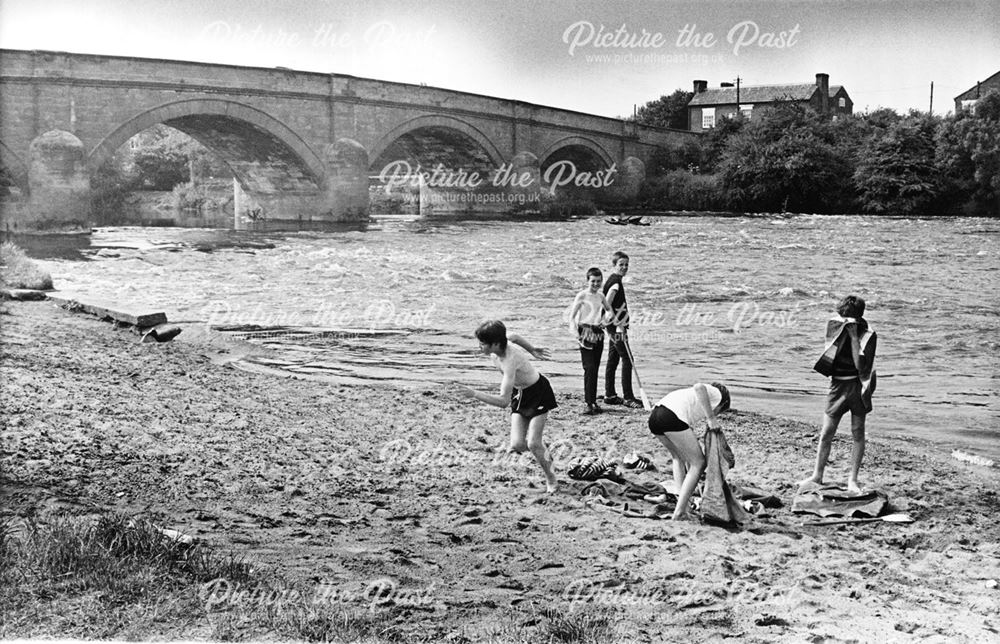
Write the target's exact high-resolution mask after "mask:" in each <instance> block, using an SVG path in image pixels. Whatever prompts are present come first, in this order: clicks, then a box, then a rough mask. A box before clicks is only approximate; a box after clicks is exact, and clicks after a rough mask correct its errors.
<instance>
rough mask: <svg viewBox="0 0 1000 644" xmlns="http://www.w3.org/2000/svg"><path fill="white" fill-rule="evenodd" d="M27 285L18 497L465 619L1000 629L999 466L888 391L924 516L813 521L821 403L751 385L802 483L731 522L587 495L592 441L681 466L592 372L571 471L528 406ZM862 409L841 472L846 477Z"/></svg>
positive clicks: (883, 481)
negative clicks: (70, 300) (154, 322)
mask: <svg viewBox="0 0 1000 644" xmlns="http://www.w3.org/2000/svg"><path fill="white" fill-rule="evenodd" d="M5 309H6V314H4V315H0V324H2V332H0V338H2V373H3V376H2V388H0V408H2V419H3V422H4V431H3V451H2V457H0V458H2V460H0V466H2V469H0V484H2V487H3V489H2V498H3V501H4V504H3V506H2V507H3V513H4V514H6V515H14V516H16V517H36V518H41V519H43V520H44V518H45V517H48V516H52V515H54V514H59V513H70V514H81V515H86V514H92V513H94V512H97V511H123V512H128V513H135V514H141V515H142V516H147V517H151V518H154V519H155V520H157V521H158V522H160V523H161V524H162V525H164V526H165V527H168V528H172V529H176V530H180V531H183V532H185V533H187V534H190V535H193V536H195V537H197V538H198V539H201V540H203V541H205V542H207V543H209V544H212V545H214V546H218V547H220V548H223V549H226V550H232V551H233V552H236V553H238V554H240V555H244V556H246V557H247V558H248V559H249V560H251V561H254V562H258V563H259V564H260V565H261V566H263V567H268V568H270V569H272V570H274V571H276V572H279V573H280V574H281V575H284V576H287V577H288V578H292V579H296V580H301V581H302V582H303V583H307V584H314V585H316V587H317V588H318V589H319V590H318V592H320V593H325V594H326V596H327V597H330V598H333V599H338V600H344V601H351V600H354V599H357V597H358V596H359V594H363V592H364V591H365V589H366V588H370V587H371V585H372V584H374V583H390V584H393V587H394V588H395V591H394V593H395V603H396V604H397V605H398V606H404V607H406V608H407V609H408V612H407V615H408V617H407V620H408V627H409V628H411V629H412V630H413V632H414V633H420V634H423V635H425V636H426V635H428V634H432V635H434V636H436V637H440V638H441V639H448V638H449V637H451V639H452V640H453V641H457V640H458V639H460V638H466V639H465V641H479V640H481V639H489V638H491V637H492V638H493V639H494V640H496V639H498V637H500V636H498V635H497V634H498V633H504V632H507V633H509V632H513V631H511V627H512V626H511V625H513V627H516V628H521V629H528V630H529V631H530V628H531V626H532V621H531V620H532V619H533V618H532V616H533V615H537V614H538V611H539V610H546V609H551V610H555V611H562V612H563V613H564V614H567V615H572V614H573V613H574V612H575V611H582V610H589V611H596V612H597V613H599V614H606V615H611V616H613V618H614V622H615V638H616V639H615V641H628V642H631V641H639V642H659V641H680V640H682V639H688V638H696V639H698V640H707V641H717V640H722V639H729V638H736V639H738V640H740V641H759V642H771V641H788V642H803V641H809V642H836V641H911V640H917V639H920V640H924V641H940V642H955V641H969V642H980V641H987V640H992V641H997V639H998V638H1000V635H998V628H1000V616H998V608H1000V589H998V588H997V587H996V583H995V580H1000V539H998V536H1000V530H998V528H997V525H996V519H997V516H998V515H997V510H998V509H1000V497H998V490H1000V483H998V477H997V475H996V470H995V469H994V470H991V469H988V468H983V467H981V466H976V465H973V464H968V463H963V462H960V461H957V460H955V459H952V458H951V457H950V456H949V455H948V454H947V453H945V452H943V451H942V450H940V449H938V448H935V447H934V446H931V445H927V444H923V443H920V442H918V441H915V440H914V441H899V440H897V441H889V440H884V439H880V438H879V435H878V416H877V409H876V414H874V415H873V416H872V417H870V419H869V436H870V441H869V447H868V455H867V457H866V460H865V467H864V470H863V472H862V482H863V483H865V484H867V485H868V486H871V487H876V488H878V489H880V490H882V491H884V492H885V493H886V494H888V496H889V499H890V501H891V503H892V504H893V507H895V508H897V509H899V510H903V511H905V512H907V513H909V514H910V515H911V516H913V517H914V518H915V519H916V521H915V522H914V523H912V524H909V525H904V524H892V523H882V522H879V523H866V524H859V525H847V526H828V527H810V526H803V525H802V524H803V522H804V521H806V520H810V519H816V518H817V517H809V516H804V515H797V514H793V513H791V511H790V510H789V507H790V505H791V499H792V496H793V494H794V492H795V488H794V481H796V480H799V479H801V478H802V477H804V476H805V475H806V474H808V472H809V471H810V468H811V464H812V459H813V458H814V453H815V441H816V430H817V427H815V426H811V425H806V424H802V423H799V422H795V421H791V420H786V419H782V418H776V417H768V416H763V415H758V414H751V413H745V412H740V411H739V400H734V401H733V406H734V408H735V410H736V411H734V412H733V413H730V414H727V415H726V416H724V421H723V426H724V429H725V431H726V435H727V438H728V440H729V442H730V444H731V445H732V447H733V450H734V452H735V454H736V458H737V463H736V467H735V468H734V469H733V471H732V472H731V473H730V480H731V481H733V482H736V483H742V484H748V485H753V486H755V487H758V488H762V489H764V490H767V491H769V492H772V493H774V494H776V495H778V496H779V497H780V498H781V499H782V500H783V501H784V507H782V508H779V509H776V510H770V511H768V512H767V514H766V515H765V516H755V517H754V518H753V519H752V520H751V522H750V523H749V524H748V525H747V526H745V527H744V528H743V529H742V530H727V529H724V528H721V527H715V526H711V525H706V524H699V523H685V522H682V523H672V522H669V521H658V520H652V519H644V518H628V517H625V516H622V515H621V514H618V513H614V512H608V511H599V510H597V509H594V508H592V507H589V506H587V505H585V504H584V499H583V497H582V496H581V495H580V491H581V489H582V488H583V487H584V485H585V484H584V483H582V482H577V481H571V480H570V479H568V478H567V476H566V465H567V462H568V461H569V460H570V459H572V458H575V457H580V456H587V455H601V456H611V457H614V458H621V457H622V456H624V455H625V454H627V453H628V452H631V451H633V450H638V451H640V452H645V453H648V454H650V455H652V457H653V459H654V462H655V463H656V464H657V466H658V467H659V468H660V469H661V472H660V473H652V472H647V473H640V474H636V473H634V472H628V473H626V476H627V477H628V478H629V480H632V481H635V482H643V481H659V480H662V479H664V478H668V475H667V473H668V472H669V471H670V470H669V460H668V456H667V454H666V453H665V451H664V450H663V449H662V448H661V447H660V446H659V445H658V444H657V443H656V442H655V441H654V440H653V438H652V437H651V436H650V435H649V433H648V430H647V429H646V414H645V413H644V412H643V411H642V410H626V409H624V408H615V409H613V410H611V411H609V412H608V413H604V414H602V415H599V416H593V417H588V416H582V415H580V413H579V412H580V410H581V409H582V407H583V405H582V391H561V392H557V396H558V399H559V402H560V408H559V409H558V410H556V411H555V412H553V413H552V414H551V415H550V416H551V417H550V421H549V424H548V427H547V429H546V439H547V441H548V442H549V443H550V444H551V445H552V446H553V449H554V451H555V452H556V454H557V457H558V458H559V460H558V463H557V468H558V474H559V477H560V481H561V489H560V491H559V492H558V493H556V494H555V495H547V494H545V493H544V484H543V480H542V476H541V472H540V470H539V469H538V467H537V466H536V465H535V464H534V463H533V461H532V460H530V457H527V456H526V457H520V456H518V457H512V456H511V455H508V454H506V451H505V444H506V440H507V435H508V428H509V419H508V416H507V413H506V412H505V411H503V410H500V409H497V408H494V407H489V406H487V405H484V404H482V403H477V402H475V401H464V400H456V399H454V398H452V397H451V396H449V395H448V394H447V393H446V392H443V391H439V390H434V389H421V388H415V389H399V388H392V387H387V386H370V387H368V386H338V385H335V384H331V383H328V382H321V381H313V380H308V379H290V378H287V377H286V378H279V377H275V376H273V375H270V374H266V373H251V372H247V371H244V370H241V369H238V368H236V367H235V366H234V365H235V364H237V363H234V362H233V360H234V358H238V357H239V356H240V355H242V354H244V353H246V352H253V351H260V349H258V348H255V347H253V346H252V345H247V344H239V343H229V342H223V341H222V340H221V339H220V338H218V337H213V336H210V335H207V334H206V333H204V331H203V330H201V329H197V328H194V327H191V328H186V329H185V331H184V332H183V333H182V334H181V335H180V336H179V337H178V338H177V339H176V340H175V341H173V342H169V343H163V344H157V343H147V344H143V343H139V341H138V340H139V338H138V336H137V335H135V334H133V333H132V332H130V331H129V330H127V329H116V328H114V327H113V326H112V325H110V324H108V323H105V322H101V321H98V320H96V319H94V318H92V317H88V316H86V315H82V314H74V313H70V312H67V311H64V310H62V309H59V308H57V307H55V306H54V305H53V304H51V303H48V302H37V303H33V302H25V303H19V302H18V303H8V304H6V305H5ZM538 364H539V366H540V368H541V370H542V371H544V368H545V363H544V361H542V362H539V363H538ZM487 366H488V365H487V363H486V361H485V360H484V368H486V367H487ZM443 377H446V376H443ZM876 404H877V401H876ZM844 429H846V427H845V428H843V429H842V431H841V433H840V434H839V435H838V438H837V441H836V442H835V444H834V449H833V457H834V460H833V463H832V464H831V466H830V469H829V471H828V479H831V480H834V481H844V480H845V479H846V467H847V456H848V450H849V446H850V443H849V431H846V432H845V431H843V430H844ZM636 505H637V506H639V507H640V509H648V507H651V506H649V504H645V506H646V507H643V506H644V504H643V502H641V501H640V502H638V503H637V504H636ZM380 580H382V581H380ZM536 621H537V620H536ZM503 625H506V628H507V630H506V631H505V630H504V627H503ZM165 629H166V630H165V631H164V633H160V634H159V636H160V637H167V638H175V637H187V636H191V634H192V633H194V634H195V635H197V634H198V633H199V632H200V631H198V630H194V631H191V630H190V629H188V630H182V629H180V628H179V627H178V630H176V631H172V630H171V629H170V628H169V625H168V626H167V627H165ZM30 635H32V636H38V635H40V634H39V633H31V634H30ZM47 635H49V636H59V635H60V633H47ZM501 639H502V638H501Z"/></svg>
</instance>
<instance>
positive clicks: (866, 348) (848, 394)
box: [800, 295, 878, 493]
mask: <svg viewBox="0 0 1000 644" xmlns="http://www.w3.org/2000/svg"><path fill="white" fill-rule="evenodd" d="M837 314H838V317H835V318H833V319H831V320H829V321H828V322H827V325H826V348H825V350H824V351H823V355H822V356H821V357H820V359H819V361H817V362H816V365H815V366H814V367H813V368H814V369H815V370H816V371H818V372H820V373H821V374H823V375H824V376H830V391H829V393H827V396H826V413H825V414H824V416H823V429H822V431H821V432H820V436H819V446H818V447H817V449H816V467H815V469H814V470H813V475H812V476H810V477H809V478H807V479H805V480H803V481H801V482H800V485H806V484H808V483H816V484H822V483H823V474H824V473H825V470H826V464H827V461H828V460H829V458H830V446H831V445H832V443H833V437H834V435H835V434H836V433H837V425H839V424H840V419H841V418H842V417H843V416H844V414H845V413H847V412H848V411H850V412H851V434H852V436H853V438H854V446H853V448H852V449H851V472H850V474H849V476H848V479H847V491H848V492H854V493H859V492H861V485H860V484H859V483H858V472H859V471H860V470H861V461H862V459H864V456H865V444H866V440H865V417H866V416H867V414H868V412H870V411H871V410H872V393H874V391H875V370H874V369H873V368H872V367H873V365H874V363H875V348H876V346H877V342H878V337H877V336H876V335H875V332H874V331H873V330H872V329H871V327H870V326H868V322H867V321H866V320H865V319H864V318H863V317H862V316H863V315H864V314H865V301H864V300H863V299H861V298H860V297H857V296H855V295H848V296H847V297H845V298H844V299H842V300H841V301H840V303H839V304H838V305H837Z"/></svg>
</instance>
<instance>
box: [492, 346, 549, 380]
mask: <svg viewBox="0 0 1000 644" xmlns="http://www.w3.org/2000/svg"><path fill="white" fill-rule="evenodd" d="M490 359H491V360H493V364H495V365H496V366H497V369H499V370H500V371H501V373H502V372H503V371H504V366H505V365H506V366H508V368H513V369H514V388H515V389H524V388H525V387H530V386H531V385H533V384H535V383H536V382H537V381H538V370H537V369H535V365H533V364H531V357H530V355H529V354H528V352H527V351H525V350H524V349H522V348H521V347H519V346H518V345H516V344H514V343H513V342H508V343H507V351H506V352H505V353H504V356H503V357H502V358H501V357H500V356H498V355H497V354H495V353H494V354H491V355H490Z"/></svg>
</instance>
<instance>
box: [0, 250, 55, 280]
mask: <svg viewBox="0 0 1000 644" xmlns="http://www.w3.org/2000/svg"><path fill="white" fill-rule="evenodd" d="M0 286H5V287H7V288H29V289H34V290H38V291H48V290H51V289H52V276H51V275H49V274H48V273H46V272H45V271H43V270H42V269H40V268H38V265H37V264H35V262H33V261H32V260H31V259H29V258H28V256H27V255H26V254H25V253H24V251H23V250H21V249H20V248H19V247H18V246H16V245H15V244H14V243H13V242H3V243H2V244H0Z"/></svg>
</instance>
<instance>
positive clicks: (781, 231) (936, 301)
mask: <svg viewBox="0 0 1000 644" xmlns="http://www.w3.org/2000/svg"><path fill="white" fill-rule="evenodd" d="M647 220H648V221H650V222H652V223H651V225H650V226H611V225H608V224H607V223H605V222H604V221H603V219H600V218H593V219H577V220H570V221H557V222H553V221H545V222H529V221H427V220H422V219H418V218H414V217H382V218H378V219H376V220H374V221H373V222H372V223H371V224H369V225H367V226H363V227H356V228H353V229H352V228H344V229H340V230H329V231H325V232H315V231H314V232H247V231H231V230H230V231H227V230H206V229H182V228H138V227H133V228H103V229H96V230H95V232H94V233H93V234H91V235H89V236H87V237H83V238H78V239H79V240H80V241H77V242H74V243H75V244H76V245H77V248H75V249H73V250H72V251H71V252H68V253H62V256H61V257H56V256H52V255H53V254H52V253H51V252H47V251H46V250H45V248H51V245H49V246H45V245H44V244H42V245H39V244H38V243H37V242H36V243H30V242H29V243H27V244H26V245H27V247H28V249H29V252H31V253H32V254H34V255H35V256H37V257H40V258H42V259H41V260H40V263H41V264H42V266H43V268H44V269H45V270H48V271H50V272H51V273H52V276H53V279H54V281H55V283H56V286H57V288H59V289H61V290H65V291H70V292H79V293H86V294H89V295H91V296H93V297H100V298H107V299H111V300H114V301H119V302H123V303H129V304H130V305H133V306H141V307H149V308H153V309H158V310H163V311H165V312H166V313H167V316H168V318H169V319H170V320H171V321H178V322H186V323H194V322H197V323H202V324H211V325H213V326H216V327H233V326H235V325H248V324H256V325H260V326H261V327H272V326H281V327H285V328H283V329H279V330H272V331H271V332H259V333H249V334H248V333H246V332H243V333H241V334H238V335H240V336H241V337H245V338H249V339H251V340H252V341H255V342H260V343H263V344H267V345H268V346H270V347H273V348H275V349H277V355H278V357H277V359H275V360H273V361H271V362H269V363H268V366H269V367H271V368H274V369H277V370H278V371H280V372H287V373H295V374H298V375H307V376H309V377H317V378H324V379H329V380H330V381H332V382H350V383H358V382H371V381H379V382H391V383H396V384H401V385H404V386H420V387H424V388H426V387H428V386H433V385H434V383H447V382H451V381H455V380H458V381H463V382H469V383H473V384H477V385H478V386H482V387H490V388H493V387H495V386H496V383H497V382H498V379H497V376H496V374H494V373H493V371H492V367H491V366H490V365H489V363H488V362H487V361H486V360H484V359H483V358H482V357H481V356H479V355H477V351H478V347H477V344H476V341H475V339H474V338H473V335H472V332H473V330H474V329H475V327H476V326H477V324H478V323H479V322H480V321H482V320H484V319H488V318H497V319H501V320H503V321H505V322H506V323H507V325H508V328H509V329H510V330H511V331H514V332H518V333H521V334H522V335H524V336H526V337H527V338H528V339H530V340H531V341H533V342H535V343H537V344H540V345H543V346H547V347H549V348H551V349H552V352H553V357H552V359H551V360H549V361H542V362H540V363H539V367H540V369H541V370H542V371H543V372H544V373H547V374H548V375H550V376H551V378H552V380H553V384H554V386H555V387H556V388H557V390H559V391H563V392H575V393H577V394H579V395H580V400H581V401H582V375H581V374H582V371H581V367H580V361H579V353H578V351H577V350H576V344H575V341H574V339H573V337H571V336H570V335H569V333H568V331H567V330H566V322H565V315H566V312H567V308H568V306H569V304H570V302H571V301H572V299H573V296H574V294H575V293H576V292H577V291H578V290H579V289H580V288H582V287H583V284H584V278H585V273H586V270H587V268H589V267H590V266H598V267H600V268H602V270H604V271H605V273H607V271H608V270H610V258H611V254H612V253H613V252H614V251H616V250H619V249H620V250H624V251H625V252H627V253H628V254H629V255H630V259H631V271H630V273H629V275H628V276H627V278H626V282H625V284H626V289H627V293H628V298H629V304H630V308H631V310H632V317H633V324H632V331H631V343H632V348H633V351H634V354H635V358H636V363H637V368H638V372H639V375H640V376H641V379H642V384H643V385H644V388H645V391H646V392H647V394H648V395H649V397H650V398H651V399H653V400H654V401H655V399H657V398H659V397H660V396H662V395H664V394H665V393H666V392H667V391H669V390H671V389H673V388H676V387H680V386H684V385H688V384H690V383H692V382H695V381H698V380H703V381H712V380H722V381H724V382H726V383H727V384H729V386H730V388H731V391H732V395H733V406H734V407H735V408H738V409H746V410H754V411H762V412H768V413H774V414H779V415H785V416H789V417H792V418H797V419H800V420H805V421H809V422H812V423H814V424H815V425H816V427H817V428H818V426H819V423H820V420H821V416H822V409H823V405H824V396H825V391H826V386H827V381H826V379H825V378H823V377H822V376H820V375H819V374H817V373H815V372H813V371H812V366H813V364H814V363H815V361H816V358H817V357H818V355H819V353H820V351H821V350H822V346H823V331H824V327H825V321H826V319H827V318H828V317H830V315H831V314H832V313H833V310H834V307H835V305H836V302H837V300H838V299H839V298H840V297H842V296H843V295H846V294H849V293H854V294H857V295H860V296H862V297H863V298H864V299H865V300H866V301H867V304H868V310H867V312H866V315H865V317H866V318H867V319H868V320H869V322H870V324H871V325H872V326H873V328H874V329H875V330H876V331H877V332H878V334H879V346H878V356H877V359H876V369H877V371H878V390H877V392H876V394H875V400H874V405H875V409H874V412H873V414H872V415H871V416H870V417H869V422H868V427H869V435H870V436H884V435H890V436H900V437H905V436H916V437H921V438H925V439H928V440H930V441H933V442H934V443H935V444H936V445H937V446H939V447H940V448H941V449H944V450H953V449H956V448H958V449H961V450H963V451H966V452H968V453H972V454H976V455H980V456H983V457H986V458H990V459H993V460H995V461H997V462H998V463H1000V440H998V436H1000V433H998V432H1000V422H998V420H1000V403H998V391H997V382H998V372H1000V370H998V368H997V367H998V362H1000V359H998V355H1000V352H998V344H1000V306H998V304H1000V302H998V295H997V285H998V279H997V278H998V270H1000V262H998V257H1000V221H996V220H989V219H975V218H941V219H900V218H876V217H861V216H851V217H847V216H844V217H838V216H810V215H800V216H791V217H716V216H702V217H668V216H664V217H649V218H648V219H647ZM287 327H294V329H292V330H290V329H288V328H287ZM292 331H298V332H292ZM602 369H603V363H602ZM602 382H603V378H602ZM602 386H603V385H602ZM578 411H579V410H577V409H566V410H563V411H562V418H563V419H564V420H563V421H562V422H573V421H574V419H576V418H577V416H576V414H577V413H578ZM629 422H635V423H636V424H637V431H641V428H639V427H638V425H639V424H640V423H639V421H638V420H635V421H629ZM841 431H844V432H848V431H849V427H848V421H846V420H845V421H844V423H843V425H842V427H841Z"/></svg>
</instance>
